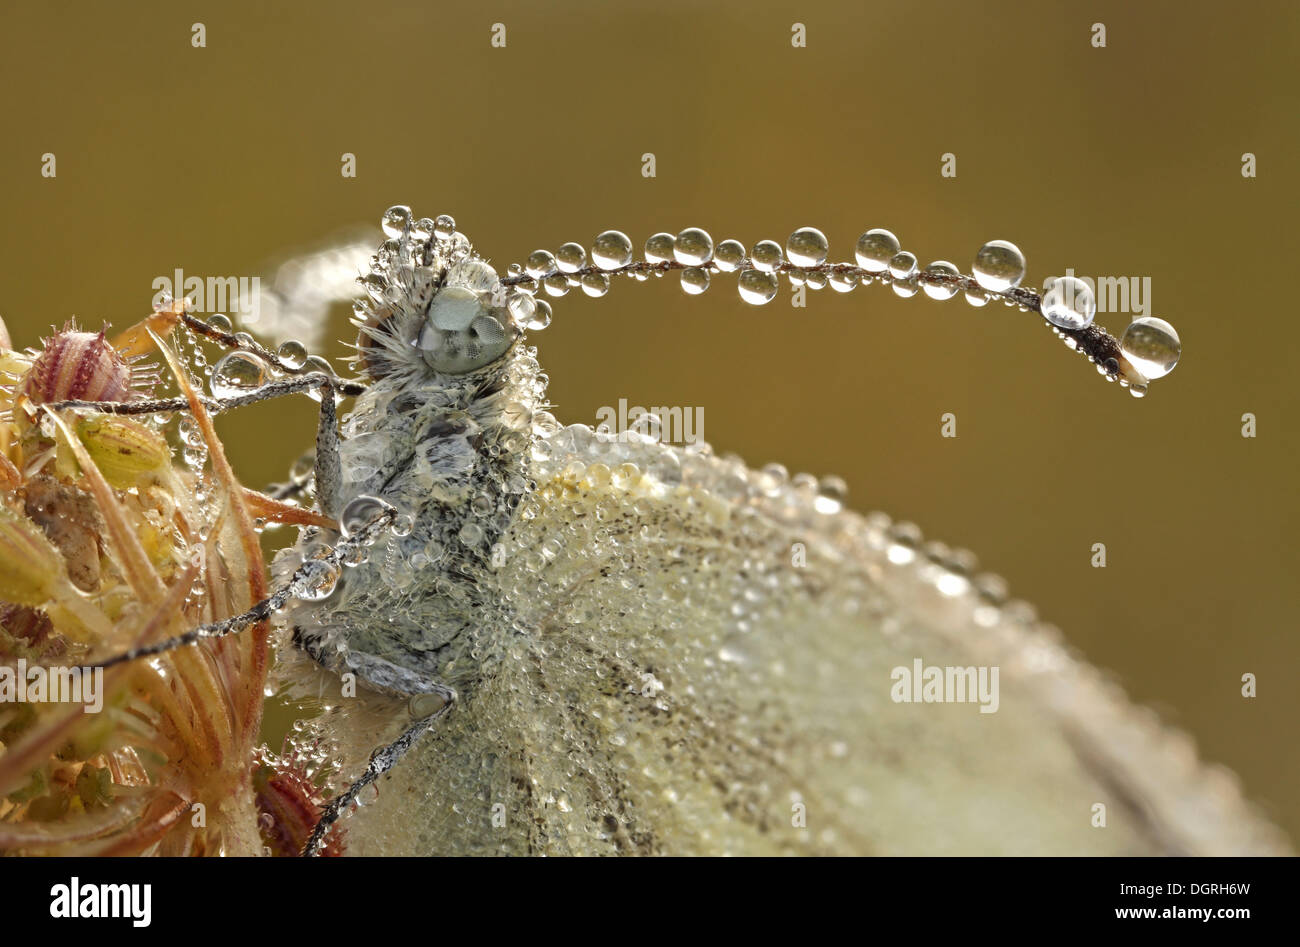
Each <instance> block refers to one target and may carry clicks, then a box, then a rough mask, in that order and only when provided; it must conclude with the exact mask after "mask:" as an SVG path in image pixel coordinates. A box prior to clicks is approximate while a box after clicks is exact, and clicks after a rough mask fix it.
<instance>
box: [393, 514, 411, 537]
mask: <svg viewBox="0 0 1300 947" xmlns="http://www.w3.org/2000/svg"><path fill="white" fill-rule="evenodd" d="M390 529H391V530H392V532H393V535H394V536H397V537H398V538H399V539H400V538H402V537H405V536H410V535H411V530H413V529H415V519H414V518H413V517H412V516H411V514H410V513H398V514H397V516H396V517H395V518H394V519H393V525H392V526H391V527H390Z"/></svg>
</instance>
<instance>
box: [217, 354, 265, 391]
mask: <svg viewBox="0 0 1300 947" xmlns="http://www.w3.org/2000/svg"><path fill="white" fill-rule="evenodd" d="M270 377H271V370H270V369H269V368H268V367H267V364H266V362H264V361H262V360H261V359H260V358H258V357H257V356H256V355H254V354H253V353H252V352H227V353H226V354H225V355H223V356H222V357H221V360H220V361H219V362H217V364H216V365H215V366H214V367H213V369H212V380H211V382H210V384H211V387H212V395H213V397H215V398H231V397H234V396H236V395H246V394H248V393H249V392H250V391H256V390H257V389H258V388H261V387H262V386H263V385H265V384H266V383H267V381H269V380H270Z"/></svg>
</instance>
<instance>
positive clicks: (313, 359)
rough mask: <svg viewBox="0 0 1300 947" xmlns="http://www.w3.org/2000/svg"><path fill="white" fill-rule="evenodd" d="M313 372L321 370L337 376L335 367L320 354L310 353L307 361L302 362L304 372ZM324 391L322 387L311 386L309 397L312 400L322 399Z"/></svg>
mask: <svg viewBox="0 0 1300 947" xmlns="http://www.w3.org/2000/svg"><path fill="white" fill-rule="evenodd" d="M313 372H320V373H321V374H324V375H329V376H330V377H331V378H335V377H337V376H336V375H335V374H334V367H333V366H332V365H330V363H329V362H327V361H325V359H323V358H321V357H320V356H319V355H309V356H307V361H305V362H303V363H302V374H304V375H310V374H312V373H313ZM323 393H324V389H322V388H311V389H309V390H308V391H307V397H308V398H310V399H311V400H312V401H320V399H321V395H322V394H323Z"/></svg>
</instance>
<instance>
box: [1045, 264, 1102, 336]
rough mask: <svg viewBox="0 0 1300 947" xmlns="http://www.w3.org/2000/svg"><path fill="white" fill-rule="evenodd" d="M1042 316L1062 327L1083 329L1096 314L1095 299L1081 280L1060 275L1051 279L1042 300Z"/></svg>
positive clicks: (1090, 322)
mask: <svg viewBox="0 0 1300 947" xmlns="http://www.w3.org/2000/svg"><path fill="white" fill-rule="evenodd" d="M1042 308H1043V318H1045V319H1046V320H1047V321H1048V322H1050V323H1051V324H1052V325H1054V326H1059V327H1060V328H1062V329H1083V328H1086V327H1087V326H1089V325H1091V324H1092V319H1093V317H1094V316H1095V315H1096V314H1097V300H1096V298H1095V297H1094V296H1093V294H1092V290H1091V289H1090V288H1089V286H1088V284H1087V283H1085V282H1084V281H1083V280H1081V279H1078V278H1076V277H1073V276H1061V277H1058V278H1056V279H1054V280H1052V282H1051V285H1050V286H1049V287H1048V288H1047V292H1045V293H1044V294H1043V300H1042Z"/></svg>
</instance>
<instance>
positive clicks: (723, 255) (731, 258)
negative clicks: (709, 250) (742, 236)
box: [713, 240, 745, 273]
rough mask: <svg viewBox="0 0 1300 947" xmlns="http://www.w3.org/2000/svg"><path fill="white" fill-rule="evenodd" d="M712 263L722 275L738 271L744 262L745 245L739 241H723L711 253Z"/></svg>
mask: <svg viewBox="0 0 1300 947" xmlns="http://www.w3.org/2000/svg"><path fill="white" fill-rule="evenodd" d="M713 262H714V263H716V264H717V266H718V269H720V270H722V271H723V272H724V273H731V272H733V271H734V270H738V269H740V264H742V263H744V262H745V245H744V244H743V243H741V242H740V241H739V240H723V241H722V242H721V243H720V244H718V246H717V249H715V250H714V251H713Z"/></svg>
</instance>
